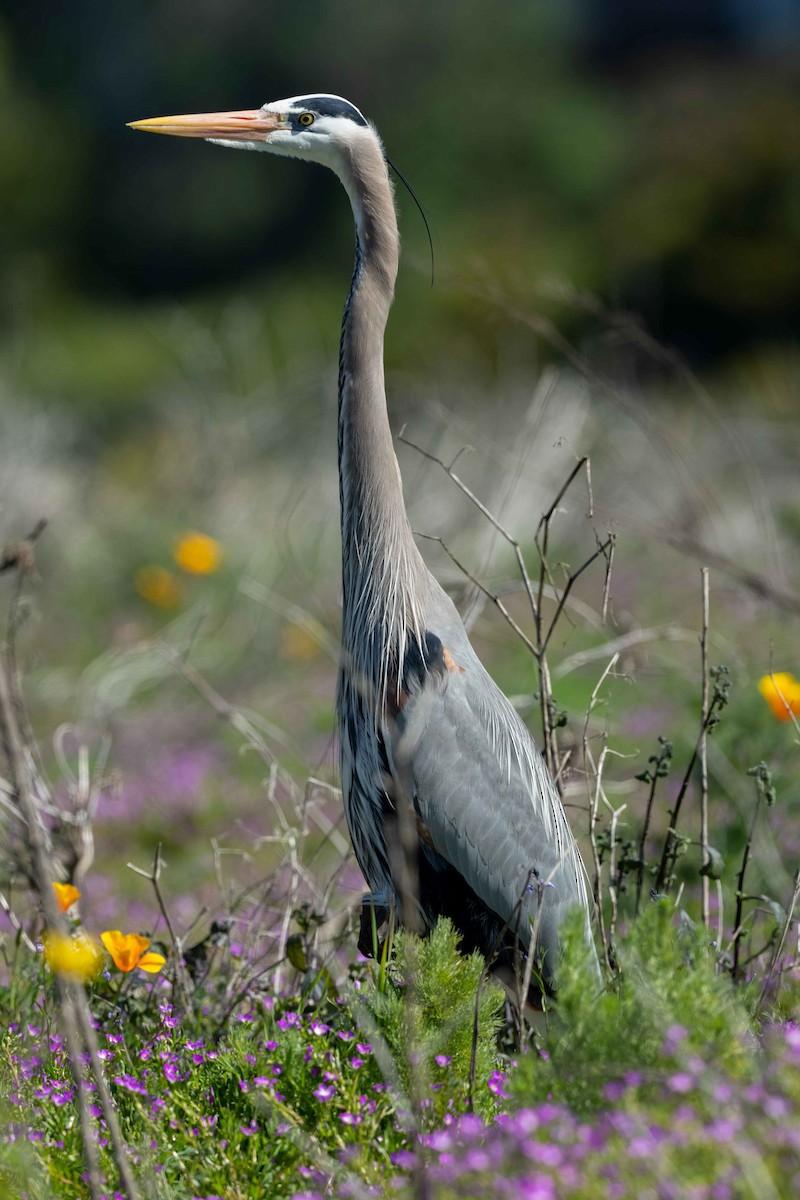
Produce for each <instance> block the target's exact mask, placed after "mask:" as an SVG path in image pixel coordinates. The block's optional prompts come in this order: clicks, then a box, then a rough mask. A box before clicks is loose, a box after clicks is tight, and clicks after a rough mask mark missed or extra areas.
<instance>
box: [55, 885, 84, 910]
mask: <svg viewBox="0 0 800 1200" xmlns="http://www.w3.org/2000/svg"><path fill="white" fill-rule="evenodd" d="M53 891H54V892H55V894H56V903H57V904H58V908H59V912H62V913H63V912H66V911H67V909H68V908H72V906H73V904H74V903H75V901H76V900H79V899H80V895H81V894H80V892H79V891H78V889H77V888H76V887H73V885H72V884H71V883H54V884H53Z"/></svg>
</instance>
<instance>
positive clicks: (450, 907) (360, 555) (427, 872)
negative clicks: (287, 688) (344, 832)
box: [133, 95, 596, 986]
mask: <svg viewBox="0 0 800 1200" xmlns="http://www.w3.org/2000/svg"><path fill="white" fill-rule="evenodd" d="M133 128H134V129H142V130H147V131H149V132H152V133H166V134H175V135H177V136H179V137H195V138H204V139H206V140H207V141H211V142H214V143H216V144H217V145H220V146H229V147H232V148H235V149H243V150H267V151H270V152H271V153H273V154H282V155H286V156H287V157H290V158H301V159H307V160H308V161H310V162H316V163H322V164H323V165H324V166H326V167H330V168H331V170H333V171H334V172H335V173H336V175H338V177H339V179H340V180H341V182H342V184H343V185H344V188H345V190H346V192H347V194H348V196H349V197H350V203H351V205H352V208H353V216H354V218H355V226H356V260H355V271H354V274H353V282H352V285H351V288H350V293H349V295H348V297H347V301H346V304H345V308H344V318H343V322H342V336H341V346H340V353H339V490H340V499H341V526H342V578H343V630H342V656H341V664H340V669H339V682H338V694H337V714H338V725H339V738H340V756H341V781H342V792H343V795H344V806H345V812H346V815H347V824H348V827H349V830H350V836H351V838H352V842H353V847H354V849H355V853H356V858H357V859H358V862H359V865H360V867H361V870H362V872H363V873H364V876H365V878H366V880H367V883H368V884H369V887H370V888H371V889H372V891H371V895H370V896H369V897H367V898H365V900H370V901H371V902H372V904H373V905H374V906H377V907H379V908H383V909H386V908H392V909H394V911H395V912H396V913H397V915H398V917H399V919H400V920H405V923H406V924H410V925H412V926H416V927H418V928H419V927H422V928H428V927H430V925H431V924H432V923H433V922H434V921H435V920H436V918H437V917H439V916H447V917H450V918H451V920H452V921H453V923H454V925H455V926H456V928H457V929H458V931H459V933H460V938H461V945H462V947H463V949H464V950H467V951H469V950H472V949H475V948H477V949H479V950H480V951H481V952H482V953H483V954H484V955H486V956H488V957H489V958H490V959H491V958H493V959H495V960H496V961H497V960H498V955H499V962H500V963H501V964H505V967H506V970H507V969H508V966H509V964H510V962H511V960H512V958H513V955H514V954H515V952H516V948H517V947H518V946H519V943H520V942H521V944H522V947H523V950H524V951H529V950H530V949H531V946H530V943H531V941H532V940H533V937H534V935H535V939H536V946H535V951H536V955H537V957H538V958H539V960H540V961H539V969H540V970H541V972H542V974H543V977H544V982H545V984H546V985H548V986H549V985H552V982H553V972H554V968H555V965H556V961H557V950H558V931H559V927H560V926H561V924H562V921H563V919H564V917H565V915H566V914H567V912H568V911H569V910H570V909H572V908H580V909H582V910H583V913H584V917H585V922H586V936H587V947H588V948H589V951H588V952H589V953H590V954H591V956H592V959H593V962H596V958H595V952H594V948H593V946H592V943H591V936H590V931H589V900H588V895H587V889H586V884H585V879H584V872H583V867H582V864H581V860H580V855H579V853H578V849H577V846H576V844H575V840H574V838H573V836H572V833H571V831H570V828H569V824H568V823H567V819H566V815H565V813H564V809H563V806H562V803H561V799H560V797H559V795H558V793H557V791H556V789H555V787H554V786H553V782H552V780H551V779H550V777H549V775H548V772H547V769H546V767H545V765H544V762H543V760H542V757H541V755H540V754H539V751H538V750H537V748H536V746H535V745H534V742H533V740H532V738H531V735H530V733H529V732H528V730H527V728H526V727H525V725H524V724H523V723H522V721H521V720H520V718H519V716H518V715H517V713H516V712H515V710H514V708H513V707H512V705H511V704H510V703H509V701H508V700H507V699H506V697H505V696H504V695H503V693H502V692H501V691H500V689H499V688H498V687H497V686H496V684H495V683H494V681H493V680H492V679H491V678H490V676H489V675H488V674H487V672H486V671H485V669H484V667H483V665H482V664H481V662H480V661H479V659H478V658H477V656H476V654H475V652H474V650H473V649H472V646H471V645H470V642H469V640H468V638H467V634H466V631H465V629H464V626H463V625H462V623H461V620H460V618H459V616H458V613H457V611H456V608H455V605H454V604H453V602H452V601H451V600H450V598H449V596H447V595H446V594H445V592H444V591H443V590H442V588H441V587H440V586H439V584H438V583H437V582H436V580H435V579H434V578H433V576H432V575H431V573H430V572H429V571H428V569H427V568H426V566H425V564H424V562H423V560H422V557H421V555H420V553H419V551H418V549H417V547H416V545H415V542H414V538H413V536H412V533H411V528H410V526H409V523H408V517H407V515H406V510H405V505H404V502H403V491H402V482H401V478H400V469H399V467H398V463H397V458H396V456H395V452H394V447H393V443H392V435H391V432H390V429H389V418H388V414H387V409H386V393H385V389H384V373H383V338H384V330H385V327H386V322H387V319H388V316H389V309H390V308H391V305H392V299H393V295H394V284H395V279H396V276H397V266H398V255H399V238H398V230H397V216H396V213H395V207H394V200H393V193H392V186H391V183H390V179H389V173H388V169H387V160H386V157H385V155H384V151H383V146H382V144H381V141H380V138H379V137H378V134H377V132H376V131H375V128H374V127H373V126H372V125H371V124H370V122H369V121H367V119H366V118H365V117H364V116H363V115H362V113H360V112H359V110H358V109H357V108H356V107H355V106H354V105H353V104H350V103H349V102H348V101H347V100H343V99H342V98H341V97H339V96H330V95H309V96H294V97H292V98H291V99H288V100H279V101H276V102H275V103H272V104H265V105H264V106H263V108H259V109H248V110H245V111H241V112H226V113H200V114H195V115H191V116H178V117H156V118H153V119H151V120H146V121H136V122H133ZM409 803H410V805H413V816H412V817H411V829H412V838H413V848H412V850H411V852H409V843H408V839H407V837H405V836H404V830H405V831H407V830H408V827H409V821H408V820H406V822H405V825H404V821H403V813H404V812H406V813H407V814H408V813H409V808H408V805H409ZM404 806H405V807H404ZM409 861H411V866H412V867H413V870H411V871H410V875H409V877H410V878H412V879H413V883H414V891H415V893H416V895H415V898H414V899H410V895H409V891H408V889H407V888H405V887H404V886H403V878H404V875H403V870H404V866H403V864H404V863H405V864H406V865H408V862H409ZM414 877H415V878H414ZM404 909H405V911H404ZM367 928H368V922H365V921H363V920H362V937H361V946H362V949H365V950H367V949H368V948H369V947H368V945H366V944H365V933H366V932H367ZM517 939H518V940H517ZM368 941H369V937H368V936H367V937H366V942H368Z"/></svg>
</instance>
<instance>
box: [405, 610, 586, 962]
mask: <svg viewBox="0 0 800 1200" xmlns="http://www.w3.org/2000/svg"><path fill="white" fill-rule="evenodd" d="M437 601H438V602H437V604H436V605H435V611H434V613H432V614H431V615H432V618H433V620H432V622H431V623H432V624H433V625H434V628H433V630H432V632H434V633H435V635H436V636H437V637H438V638H439V639H440V640H441V642H442V645H443V649H444V654H443V660H444V662H443V668H444V669H442V670H440V671H438V672H437V671H431V672H429V673H428V674H427V675H426V676H425V678H424V680H423V682H422V685H421V686H420V687H419V689H418V690H417V691H416V692H415V694H413V695H411V696H410V697H409V699H408V702H407V703H406V705H405V707H404V709H403V712H402V714H401V717H400V718H399V719H398V727H397V730H396V731H395V735H394V737H393V739H392V757H393V760H394V766H395V769H396V770H397V772H398V777H399V779H400V782H401V785H402V786H404V787H405V788H406V789H407V790H408V791H409V792H410V793H411V795H412V796H413V799H414V804H415V807H416V809H417V812H418V814H419V817H420V819H421V821H422V823H423V825H424V826H425V829H426V830H427V833H428V835H429V836H430V841H431V843H432V845H433V848H434V850H435V851H436V853H437V854H439V855H440V856H441V857H442V858H443V859H445V860H446V861H447V862H448V863H449V864H450V865H451V866H453V867H454V868H455V869H456V871H458V872H459V874H460V875H461V876H462V877H463V878H464V879H465V880H466V882H467V883H468V884H469V886H470V887H471V888H472V890H473V891H474V892H475V893H476V894H477V895H478V896H479V897H480V899H481V900H482V901H483V902H484V904H486V905H487V906H488V907H489V908H490V909H491V910H492V911H493V912H495V913H497V914H498V915H499V916H500V917H501V918H502V919H503V920H504V921H507V922H508V923H509V927H510V928H512V929H516V930H517V931H518V933H519V936H520V938H521V940H522V941H523V942H524V943H525V944H528V943H529V941H530V934H531V930H532V928H534V927H535V928H536V929H537V931H538V936H537V942H538V945H539V948H540V950H542V951H544V952H545V953H546V957H547V959H548V961H549V962H553V961H554V959H555V956H556V950H557V945H558V927H559V926H560V924H561V922H562V920H563V918H564V916H565V915H566V913H567V912H568V911H569V910H570V909H572V908H574V907H580V908H582V909H583V910H584V911H585V912H586V914H587V934H588V911H589V906H588V897H587V890H586V885H585V874H584V870H583V865H582V863H581V860H580V855H579V853H578V848H577V846H576V844H575V840H574V838H573V836H572V833H571V830H570V828H569V825H568V823H567V819H566V815H565V813H564V809H563V805H562V803H561V800H560V797H559V796H558V793H557V792H556V790H555V788H554V786H553V784H552V782H551V780H550V777H549V774H548V772H547V769H546V767H545V765H544V762H543V760H542V758H541V755H540V754H539V751H538V750H537V748H536V746H535V745H534V742H533V739H532V738H531V735H530V733H529V732H528V730H527V729H526V727H525V726H524V724H523V723H522V721H521V720H520V718H519V716H518V715H517V713H516V712H515V710H514V709H513V707H512V706H511V704H510V703H509V701H508V700H507V699H506V697H505V696H504V695H503V693H502V692H501V691H500V689H499V688H498V687H497V685H496V684H495V683H494V681H493V680H492V679H491V677H490V676H489V675H488V674H487V672H486V670H485V669H484V667H483V665H482V664H481V662H480V660H479V659H478V658H477V656H476V654H475V652H474V651H473V649H472V647H471V645H470V643H469V640H468V639H467V636H466V633H465V632H464V629H463V626H462V625H461V621H460V619H459V618H458V615H457V613H456V612H455V609H454V607H453V606H452V604H451V602H450V601H449V599H447V597H446V596H444V594H443V593H442V594H441V597H440V598H437ZM445 602H446V603H445ZM437 617H438V619H437ZM531 872H535V877H534V878H533V881H532V882H533V886H530V884H531ZM539 885H544V886H543V888H542V887H540V886H539ZM539 894H541V896H542V902H541V913H540V914H539V915H538V917H537V908H538V903H539V901H538V896H539Z"/></svg>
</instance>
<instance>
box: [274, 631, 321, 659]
mask: <svg viewBox="0 0 800 1200" xmlns="http://www.w3.org/2000/svg"><path fill="white" fill-rule="evenodd" d="M319 652H320V644H319V642H318V641H317V640H316V638H314V637H313V635H312V634H311V633H310V632H309V630H308V629H305V628H304V627H303V626H302V625H297V624H295V622H294V621H290V622H289V623H288V624H287V625H284V627H283V629H282V630H281V636H280V642H279V643H278V653H279V654H280V656H281V658H285V659H287V660H288V661H289V662H311V660H312V659H314V658H316V657H317V656H318V655H319Z"/></svg>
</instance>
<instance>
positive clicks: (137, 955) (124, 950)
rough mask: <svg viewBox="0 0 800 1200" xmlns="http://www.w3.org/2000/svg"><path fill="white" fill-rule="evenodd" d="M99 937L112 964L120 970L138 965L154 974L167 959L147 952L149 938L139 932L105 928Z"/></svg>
mask: <svg viewBox="0 0 800 1200" xmlns="http://www.w3.org/2000/svg"><path fill="white" fill-rule="evenodd" d="M100 939H101V941H102V943H103V945H104V946H105V948H106V950H107V951H108V953H109V954H110V955H111V957H112V958H113V960H114V966H115V967H117V969H118V970H120V971H126V972H127V971H132V970H133V969H134V967H140V968H141V969H142V970H143V971H147V972H149V973H150V974H151V975H156V974H157V973H158V972H159V971H160V970H161V968H162V967H163V966H164V963H165V962H166V961H167V960H166V959H165V958H164V955H163V954H156V953H155V951H153V950H151V951H150V952H149V953H148V952H147V948H148V946H149V945H150V938H148V937H143V936H142V934H141V933H122V932H121V931H120V930H119V929H107V930H106V931H105V933H101V934H100Z"/></svg>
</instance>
